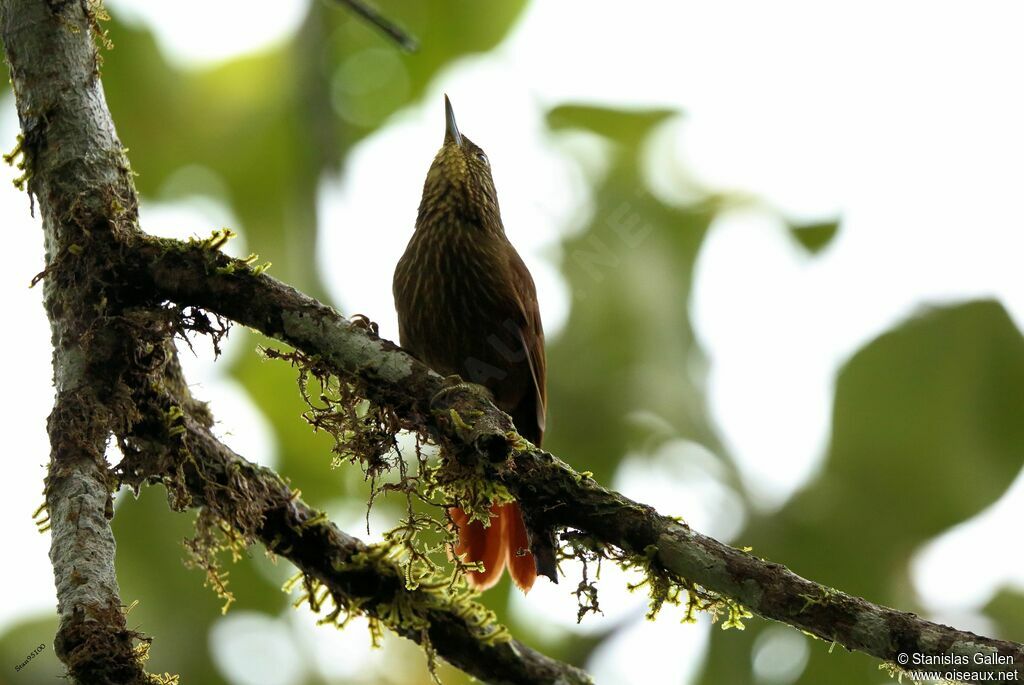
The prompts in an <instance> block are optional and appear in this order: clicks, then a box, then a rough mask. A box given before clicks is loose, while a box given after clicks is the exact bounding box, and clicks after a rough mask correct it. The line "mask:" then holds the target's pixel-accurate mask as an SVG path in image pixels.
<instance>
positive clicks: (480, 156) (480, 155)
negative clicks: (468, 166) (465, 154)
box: [476, 150, 490, 164]
mask: <svg viewBox="0 0 1024 685" xmlns="http://www.w3.org/2000/svg"><path fill="white" fill-rule="evenodd" d="M476 158H477V159H479V160H480V161H481V162H483V163H484V164H490V162H489V161H488V159H487V155H485V154H484V151H483V150H477V151H476Z"/></svg>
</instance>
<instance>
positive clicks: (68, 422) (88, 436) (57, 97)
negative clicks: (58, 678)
mask: <svg viewBox="0 0 1024 685" xmlns="http://www.w3.org/2000/svg"><path fill="white" fill-rule="evenodd" d="M99 7H100V5H99V3H95V4H94V3H92V2H85V1H84V0H83V1H82V2H66V1H60V2H58V1H57V0H51V1H48V0H2V1H0V37H2V39H3V43H4V48H5V55H6V58H7V61H8V64H9V65H10V68H11V81H12V84H13V86H14V91H15V97H16V101H17V108H18V114H19V118H20V121H21V128H22V139H21V141H20V145H19V151H20V152H21V154H23V155H24V160H23V166H24V168H25V170H26V176H27V183H28V190H29V193H30V197H31V198H33V201H35V200H38V204H39V207H40V211H41V214H42V219H43V231H44V236H45V244H46V270H45V272H44V275H45V277H46V278H45V281H44V300H45V306H46V310H47V313H48V315H49V318H50V322H51V328H52V332H53V344H54V378H55V383H56V388H57V397H56V402H55V405H54V410H53V413H52V414H51V415H50V419H49V422H48V430H49V434H50V441H51V460H50V467H49V473H48V476H47V480H46V503H47V510H48V513H49V518H50V526H51V530H52V540H51V553H50V556H51V560H52V564H53V571H54V580H55V584H56V588H57V599H58V613H59V616H60V626H59V629H58V633H57V636H56V640H55V647H56V649H55V651H56V653H57V655H58V657H59V658H60V659H61V660H62V661H63V662H64V663H65V664H66V665H67V667H68V671H69V676H70V679H71V680H72V682H76V683H89V684H91V683H115V684H121V683H125V684H128V683H130V684H132V685H135V684H139V685H141V684H143V683H152V682H156V681H157V679H156V678H154V677H153V676H150V675H148V674H146V673H145V671H144V669H143V666H142V661H143V658H142V657H143V656H144V654H145V645H140V644H139V642H140V641H142V642H148V638H145V637H144V636H142V635H141V634H140V633H137V632H135V631H131V630H128V629H127V627H126V624H125V617H124V614H123V612H122V604H121V599H120V596H119V592H118V585H117V578H116V574H115V568H114V556H115V542H114V537H113V534H112V531H111V528H110V523H109V521H110V519H111V518H112V517H113V507H112V501H111V493H112V492H113V490H114V489H115V488H116V487H117V478H116V477H115V476H114V474H112V473H111V472H110V470H109V468H108V466H107V463H106V460H105V458H104V451H105V448H106V444H107V441H108V440H109V438H110V436H111V435H112V434H115V435H117V436H119V438H121V442H122V446H124V447H125V448H127V450H126V451H127V453H128V454H129V455H131V454H134V452H132V449H139V445H141V444H143V443H144V439H143V438H144V437H145V436H146V435H153V434H159V435H161V436H162V439H163V443H162V444H163V448H162V450H158V449H156V448H155V447H154V446H153V445H152V444H150V445H149V447H152V448H153V449H150V450H149V451H148V452H147V454H150V455H153V454H164V455H165V456H164V459H163V460H162V461H159V460H158V461H157V462H155V463H153V464H146V467H145V468H143V467H142V466H141V465H140V464H139V462H138V461H136V462H134V466H138V468H137V469H136V468H132V469H130V470H129V471H127V472H125V473H122V474H121V477H122V478H123V479H124V480H128V481H130V482H136V483H137V482H141V479H142V478H144V477H145V475H146V474H152V473H154V471H153V469H154V468H155V467H156V466H157V465H163V466H164V467H166V468H168V469H169V468H171V467H175V468H180V469H181V471H182V472H187V473H189V474H190V475H191V476H192V480H191V482H190V485H191V489H189V490H187V491H186V492H184V493H179V494H180V495H182V496H183V497H194V501H195V502H196V503H197V504H203V505H204V506H205V507H206V508H208V509H211V510H214V511H215V512H220V514H221V520H229V521H232V522H233V523H234V524H236V527H237V530H236V533H237V534H238V535H240V536H243V537H244V536H250V535H254V536H256V537H259V538H260V539H262V540H264V541H265V542H266V543H267V544H268V547H269V548H271V549H273V550H275V551H277V552H279V553H281V554H285V555H288V556H289V558H292V559H293V560H294V561H295V562H296V563H297V565H299V567H300V568H302V569H303V570H304V572H306V573H307V577H309V578H313V579H315V580H317V581H319V583H320V584H321V586H322V587H326V588H327V589H328V590H329V591H330V592H331V594H332V596H333V597H334V598H335V599H336V600H338V601H340V602H342V603H343V604H344V603H348V605H349V606H350V607H358V608H362V609H363V610H364V611H366V612H367V613H370V614H371V615H374V613H375V612H376V613H377V614H378V615H379V614H380V613H381V611H382V610H383V609H385V608H389V607H390V608H393V609H395V615H394V616H392V617H390V618H387V619H386V617H383V616H381V621H382V622H383V623H385V624H386V625H388V626H389V627H391V628H393V629H395V630H397V631H398V632H399V633H400V634H403V635H406V636H408V637H410V638H412V639H415V640H417V641H420V642H426V640H427V639H428V638H429V641H430V644H431V646H432V648H433V649H434V650H436V653H437V654H438V655H439V656H441V657H443V658H445V659H446V660H449V661H451V662H452V663H454V664H456V665H457V666H459V667H461V668H463V669H465V670H466V671H467V672H469V673H473V674H476V675H478V676H479V677H481V678H485V679H487V680H489V681H491V682H501V683H534V682H540V683H545V682H565V683H583V682H587V678H586V676H585V674H583V673H581V672H579V671H577V670H576V669H574V668H572V667H570V666H567V665H564V664H561V663H558V662H556V661H554V660H551V659H549V658H547V657H545V656H543V655H541V654H539V653H537V652H535V651H533V650H530V649H529V648H527V647H525V646H524V645H521V644H519V643H517V642H515V641H514V640H510V639H504V638H502V636H501V635H495V634H494V632H493V627H492V626H489V624H488V622H487V621H485V620H480V616H479V613H478V608H477V607H475V606H473V605H471V604H469V603H468V602H466V601H462V602H458V603H457V602H455V601H454V600H453V599H452V597H451V596H450V595H449V594H448V593H447V592H434V593H431V592H429V588H426V587H421V588H420V589H419V590H417V591H409V590H406V588H405V584H404V579H403V577H402V575H401V573H400V572H399V570H398V568H399V567H398V566H397V565H396V564H395V563H394V562H393V561H392V562H388V561H387V559H383V558H376V557H374V556H373V548H371V547H368V546H366V545H363V544H362V543H361V542H359V541H358V540H356V539H355V538H351V537H349V536H347V535H345V534H344V533H342V532H341V531H339V530H338V529H337V528H335V527H334V526H332V525H330V524H328V523H327V522H325V521H323V520H322V519H320V518H318V517H316V516H314V513H313V512H311V511H310V510H309V509H308V508H307V507H305V505H303V504H302V503H301V502H299V501H298V500H297V499H294V497H293V495H294V493H292V492H291V491H289V490H288V488H286V487H285V486H284V485H283V483H282V482H281V481H280V479H279V478H277V477H276V476H274V475H273V474H271V473H268V472H266V471H263V470H259V469H256V468H255V467H253V466H252V465H250V464H247V463H246V462H245V461H244V460H242V459H240V458H239V457H237V455H234V454H233V453H230V451H227V450H226V449H225V448H224V447H223V446H222V445H220V443H218V442H216V441H215V440H214V439H213V438H212V436H211V435H210V434H209V431H208V428H209V426H210V425H212V417H211V416H210V415H209V412H208V411H207V410H206V408H205V405H203V404H202V403H200V402H196V401H195V400H193V399H192V398H191V397H190V396H189V394H188V389H187V384H186V383H185V380H184V378H183V377H182V375H181V372H180V367H179V365H178V362H177V356H176V353H175V350H174V346H173V341H172V334H173V332H174V331H175V330H179V329H180V326H181V321H179V320H176V318H175V317H174V316H173V313H172V312H169V311H167V310H166V309H164V308H163V307H162V306H160V303H156V304H155V305H154V306H152V307H149V308H139V307H135V306H133V299H134V300H137V299H138V298H137V297H136V295H137V294H135V293H132V292H130V290H126V289H125V288H124V284H122V283H121V282H120V281H119V280H118V279H117V278H116V274H117V273H118V272H123V271H124V269H123V268H121V267H120V266H119V262H120V260H121V259H122V258H123V256H124V254H123V253H124V246H125V245H126V244H128V243H131V242H133V240H134V239H135V238H139V239H141V235H140V232H139V229H138V224H137V222H138V216H137V199H136V194H135V188H134V185H133V183H132V178H131V171H130V168H129V165H128V160H127V158H126V157H125V155H124V151H123V149H122V146H121V144H120V141H119V140H118V138H117V135H116V132H115V129H114V124H113V121H112V119H111V117H110V113H109V111H108V109H107V106H106V102H105V100H104V96H103V90H102V86H101V83H100V80H99V61H98V55H97V52H96V49H95V47H94V45H93V42H92V37H93V33H94V31H96V29H97V21H98V19H99V18H98V17H97V16H96V15H95V14H94V12H95V11H97V8H99ZM153 388H161V389H162V391H165V392H167V393H169V394H171V395H172V396H173V399H174V403H175V404H174V406H175V407H176V408H177V410H178V412H179V413H171V412H169V411H168V410H169V409H170V407H169V405H168V404H167V402H163V403H162V404H161V403H160V402H157V401H156V400H154V399H153V398H152V397H151V396H150V394H151V392H152V390H151V389H153ZM161 412H162V413H161ZM182 412H183V413H182ZM178 422H180V423H178ZM169 428H173V429H175V431H169V430H168V429H169ZM181 430H183V431H185V433H184V435H185V436H186V437H185V440H186V442H187V443H188V445H187V446H188V447H189V448H190V450H191V451H186V454H189V455H191V456H192V457H193V459H196V457H197V455H198V458H201V459H204V460H208V462H209V463H205V462H203V463H202V467H200V462H199V461H191V462H182V461H180V459H178V458H179V457H180V456H181V455H180V454H179V451H177V450H176V449H175V448H176V447H180V446H181V445H180V441H181V432H180V431H181ZM193 453H194V454H193ZM171 457H174V459H178V460H177V461H175V460H171V461H168V459H169V458H171ZM132 464H133V462H132V461H131V460H128V461H127V462H126V463H125V465H124V466H125V467H128V466H132ZM186 464H188V465H190V466H189V467H188V468H186ZM218 479H219V480H218ZM200 481H202V482H201V483H200ZM213 485H216V486H217V487H213ZM242 505H248V506H242ZM463 599H465V598H463ZM315 601H316V599H315V598H314V600H313V602H315ZM313 602H311V603H313ZM467 608H470V609H473V611H474V612H477V613H472V614H465V613H463V612H464V611H465V610H466V609H467ZM169 680H170V677H169V676H167V677H164V678H163V679H160V681H161V682H164V681H169Z"/></svg>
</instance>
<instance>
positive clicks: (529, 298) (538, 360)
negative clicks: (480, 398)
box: [510, 250, 547, 445]
mask: <svg viewBox="0 0 1024 685" xmlns="http://www.w3.org/2000/svg"><path fill="white" fill-rule="evenodd" d="M510 266H511V269H512V282H513V283H514V285H515V291H516V300H517V304H518V307H519V313H520V321H519V341H520V344H522V346H523V349H524V350H525V351H526V361H527V363H528V364H529V365H530V375H531V377H532V379H533V390H534V392H533V397H532V398H529V399H532V400H533V403H534V405H535V407H534V408H535V413H536V420H537V435H536V439H535V440H534V442H536V444H538V445H540V442H541V438H542V437H543V435H544V427H545V424H546V423H547V419H546V415H547V362H546V360H545V357H544V327H543V325H542V324H541V320H540V307H539V306H538V303H537V288H536V286H535V285H534V284H533V277H532V276H530V271H529V270H528V269H527V268H526V264H524V263H523V260H522V258H521V257H520V256H519V255H518V254H517V253H516V252H515V251H514V250H513V251H512V259H511V260H510ZM524 399H527V398H524ZM527 437H530V438H531V439H532V437H533V436H527Z"/></svg>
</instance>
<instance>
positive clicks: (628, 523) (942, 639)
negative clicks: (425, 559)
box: [125, 239, 1024, 682]
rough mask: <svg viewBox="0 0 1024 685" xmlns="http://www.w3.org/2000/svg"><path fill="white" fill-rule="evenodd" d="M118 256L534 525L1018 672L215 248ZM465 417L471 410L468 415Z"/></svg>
mask: <svg viewBox="0 0 1024 685" xmlns="http://www.w3.org/2000/svg"><path fill="white" fill-rule="evenodd" d="M126 263H127V264H130V265H131V268H133V269H134V271H133V272H132V273H130V274H125V276H126V277H127V278H128V280H129V281H137V282H138V283H139V287H140V288H141V289H142V290H143V291H146V290H150V289H153V290H154V291H155V292H157V293H159V294H160V297H162V298H166V299H169V300H172V301H175V302H177V303H179V304H182V305H184V304H188V305H194V306H199V307H202V308H205V309H208V310H209V311H212V312H215V313H217V314H220V315H223V316H225V317H227V318H230V319H233V320H235V321H237V322H239V323H242V324H244V325H246V326H250V327H252V328H255V329H257V330H259V331H261V332H263V333H264V334H266V335H268V336H270V337H273V338H276V339H278V340H281V341H283V342H286V343H288V344H290V345H293V346H295V347H296V348H298V349H299V350H301V351H302V352H304V353H306V354H308V355H313V356H315V357H317V358H318V359H321V360H323V361H324V362H325V363H327V364H329V365H330V366H331V368H332V369H333V370H334V371H335V372H336V373H338V374H339V375H340V376H341V377H342V378H344V379H345V380H348V381H351V382H354V383H356V384H358V386H359V387H360V388H361V389H362V390H363V391H364V392H365V394H366V396H367V397H368V398H369V399H371V400H373V401H374V402H377V403H379V404H383V405H387V406H388V407H391V408H392V409H393V410H394V411H395V412H396V413H397V414H398V415H399V416H400V417H401V418H402V419H403V420H404V421H405V422H406V424H407V426H408V427H410V428H413V429H418V430H425V431H427V432H428V433H429V434H431V435H433V436H435V437H436V438H437V439H438V440H439V441H441V442H443V443H444V444H446V445H447V446H449V447H451V448H454V449H456V450H460V451H461V453H462V455H461V456H462V457H463V458H467V457H468V458H474V459H476V460H478V462H479V463H481V464H485V465H487V466H488V468H489V470H490V474H489V475H490V476H491V477H492V478H495V479H497V480H498V481H500V482H501V483H502V484H504V485H505V486H507V487H508V488H509V490H510V491H511V492H512V493H513V494H514V495H515V496H516V497H517V498H518V499H519V500H520V501H521V503H522V505H523V508H524V510H525V512H526V513H527V517H528V519H529V521H528V522H529V524H530V526H531V528H533V529H534V530H539V531H548V530H553V529H560V528H574V529H577V530H579V531H583V532H584V533H586V534H587V535H589V536H590V537H591V538H593V539H595V540H597V541H598V542H600V543H604V544H607V545H612V546H614V547H616V548H618V549H619V550H622V551H623V552H625V553H626V554H630V555H634V557H635V558H645V559H648V560H649V561H650V562H651V566H652V569H653V571H654V572H655V573H661V574H664V575H663V579H665V578H666V577H667V582H670V583H674V584H676V585H677V586H679V587H683V588H688V589H699V588H704V589H706V590H709V591H711V592H713V593H715V594H716V595H718V596H720V597H723V598H727V599H729V600H732V601H734V602H736V603H738V604H740V605H742V606H744V607H747V608H749V609H750V610H751V611H753V612H755V613H757V614H759V615H761V616H763V617H765V618H769V619H773V620H777V621H781V622H783V623H787V624H789V625H791V626H794V627H796V628H799V629H801V630H804V631H806V632H808V633H810V634H812V635H815V636H817V637H819V638H821V639H823V640H827V641H829V642H835V643H837V644H839V645H842V646H844V647H846V648H847V649H850V650H857V651H862V652H865V653H867V654H870V655H872V656H875V657H877V658H879V659H882V660H884V661H886V662H892V663H901V657H900V655H901V654H905V655H909V656H911V657H912V655H914V654H922V655H928V656H934V657H942V656H943V655H944V656H945V657H946V658H953V659H963V658H966V659H967V660H968V661H967V662H966V663H969V664H971V669H973V670H976V671H977V672H978V673H980V675H979V676H978V677H979V678H982V679H983V678H984V677H985V674H988V673H993V674H998V673H1008V674H1011V675H1013V676H1014V677H1018V678H1019V677H1020V674H1024V645H1021V644H1019V643H1015V642H1009V641H1004V640H995V639H991V638H987V637H982V636H978V635H975V634H973V633H968V632H965V631H960V630H956V629H954V628H950V627H948V626H943V625H939V624H936V623H932V622H930V621H926V620H924V619H922V618H920V617H918V616H916V615H914V614H910V613H906V612H900V611H896V610H893V609H889V608H887V607H882V606H878V605H875V604H872V603H870V602H868V601H866V600H864V599H861V598H859V597H854V596H851V595H848V594H846V593H844V592H840V591H838V590H835V589H832V588H829V587H826V586H823V585H820V584H818V583H814V582H812V581H809V580H807V579H805V578H802V577H800V576H798V575H797V574H795V573H793V572H792V571H790V570H789V569H787V568H785V567H784V566H782V565H780V564H775V563H771V562H768V561H765V560H763V559H760V558H758V557H755V556H753V555H751V554H749V553H747V552H744V551H741V550H738V549H735V548H732V547H729V546H728V545H724V544H722V543H720V542H718V541H717V540H714V539H712V538H709V537H707V536H704V535H701V534H700V533H697V532H696V531H693V530H691V529H690V528H689V527H688V526H686V525H685V524H683V523H680V522H678V521H676V520H674V519H672V518H669V517H665V516H661V515H659V514H658V513H657V512H655V511H654V510H653V509H651V508H650V507H647V506H645V505H642V504H639V503H637V502H633V501H632V500H629V499H627V498H625V497H623V496H622V495H619V494H618V493H615V492H612V491H610V490H607V489H605V488H603V487H601V486H600V485H599V484H597V483H595V482H594V481H593V480H591V479H590V478H587V477H584V476H582V475H581V474H579V473H576V472H575V471H573V470H572V469H571V468H570V467H568V466H567V465H566V464H565V463H563V462H562V461H560V460H558V459H557V458H556V457H554V456H552V455H550V454H548V453H546V452H543V451H540V450H537V449H535V448H532V446H529V445H528V443H527V444H526V447H523V445H524V443H525V441H522V440H521V438H519V437H518V436H517V435H515V434H514V432H512V428H511V423H510V420H509V418H508V417H507V416H506V415H505V414H503V413H502V412H500V411H499V410H498V409H496V408H495V407H494V406H493V405H492V404H490V402H489V401H488V400H487V399H486V398H485V397H482V396H479V395H477V394H474V393H472V392H469V391H466V390H464V389H462V386H457V387H455V388H451V387H448V386H446V383H445V380H444V379H442V378H441V377H440V376H438V375H437V374H435V373H433V372H432V371H430V370H429V369H428V368H426V367H425V366H423V365H422V364H420V363H419V362H417V361H416V360H415V359H413V358H412V357H410V356H409V355H407V354H405V353H404V352H403V351H401V350H400V349H398V348H397V347H396V346H395V345H394V344H393V343H390V342H388V341H386V340H382V339H379V338H378V337H377V336H376V335H374V334H373V332H372V331H370V330H368V329H367V327H366V326H364V325H358V324H354V323H352V322H350V321H348V320H346V319H345V318H343V317H342V316H341V315H340V314H338V313H337V312H336V311H334V310H333V309H331V308H330V307H328V306H326V305H323V304H321V303H319V302H317V301H315V300H314V299H312V298H310V297H308V296H306V295H304V294H302V293H300V292H298V291H296V290H294V289H293V288H290V287H289V286H287V285H285V284H283V283H280V282H279V281H276V280H275V279H273V278H270V277H269V276H266V275H264V274H258V273H254V272H252V271H250V270H249V269H248V268H247V267H246V266H245V265H243V264H241V263H240V262H236V261H234V260H231V259H230V258H228V257H226V256H224V255H223V254H221V253H219V252H215V251H213V250H210V249H205V248H203V247H201V246H199V245H195V244H193V245H185V244H182V243H175V242H173V241H160V240H152V239H147V240H145V241H141V242H137V243H136V244H135V245H134V246H133V248H132V249H131V251H130V252H129V253H128V254H127V255H126ZM466 417H474V418H473V420H472V425H471V426H470V425H468V424H467V423H466V420H468V419H466ZM979 655H980V656H979ZM979 661H984V663H979ZM902 663H906V662H902ZM936 663H941V662H936ZM947 663H949V662H947ZM976 681H977V678H974V679H968V680H967V682H976Z"/></svg>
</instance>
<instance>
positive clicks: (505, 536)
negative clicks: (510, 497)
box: [451, 502, 537, 592]
mask: <svg viewBox="0 0 1024 685" xmlns="http://www.w3.org/2000/svg"><path fill="white" fill-rule="evenodd" d="M451 513H452V520H454V521H455V525H456V526H458V529H459V542H458V544H457V545H456V546H455V554H457V555H458V556H460V557H462V560H463V561H464V562H466V563H472V562H476V561H481V562H483V565H484V570H483V571H471V572H470V573H469V574H468V576H467V578H468V580H469V584H470V585H472V586H473V587H475V588H477V589H479V590H486V589H487V588H489V587H491V586H492V585H494V584H495V583H497V582H498V581H499V580H501V574H502V572H503V571H504V570H505V566H506V565H507V566H508V570H509V573H510V574H511V575H512V580H514V581H515V583H516V585H518V586H519V589H521V590H522V591H523V592H529V591H530V588H531V587H533V581H535V580H536V579H537V567H536V564H535V563H534V560H533V554H531V553H530V542H529V538H528V537H527V535H526V524H524V523H523V512H522V510H520V508H519V503H518V502H510V503H508V504H496V505H494V506H492V507H491V522H490V523H491V525H489V526H487V527H486V528H485V527H484V525H483V523H481V522H480V521H473V522H470V521H469V517H468V516H466V512H464V511H462V509H459V508H458V507H452V510H451Z"/></svg>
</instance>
